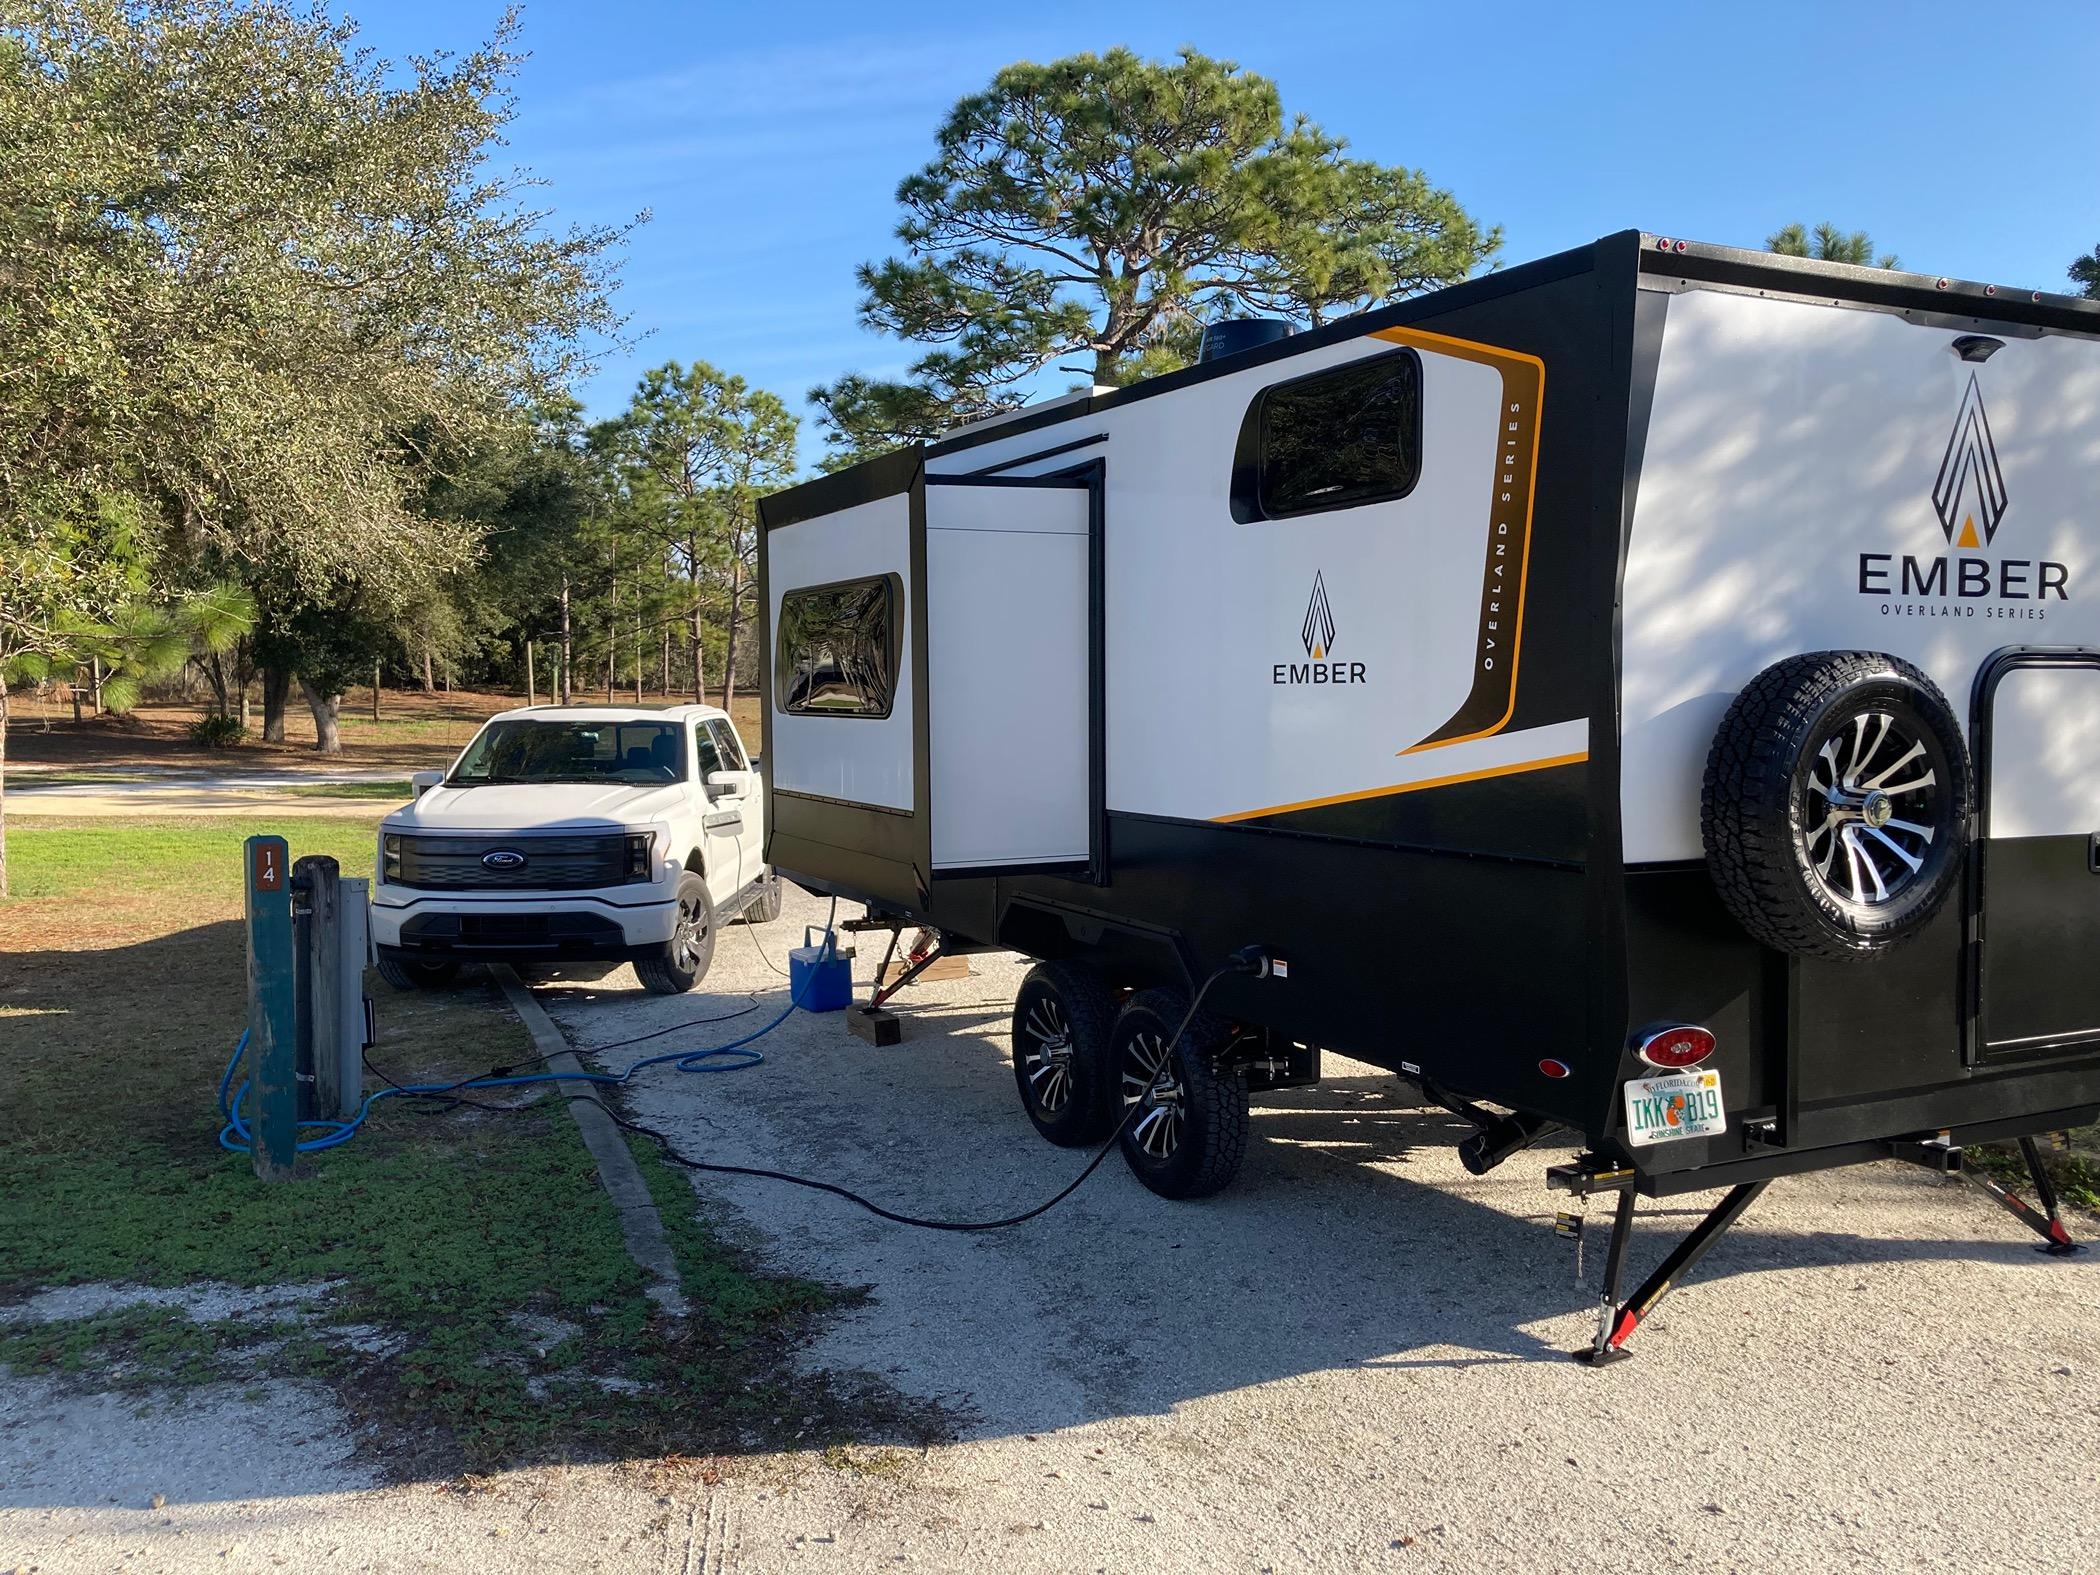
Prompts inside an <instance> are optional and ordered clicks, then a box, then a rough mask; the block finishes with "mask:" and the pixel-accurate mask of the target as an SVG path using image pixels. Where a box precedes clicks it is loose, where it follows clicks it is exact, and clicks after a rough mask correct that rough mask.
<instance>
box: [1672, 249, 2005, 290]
mask: <svg viewBox="0 0 2100 1575" xmlns="http://www.w3.org/2000/svg"><path fill="white" fill-rule="evenodd" d="M1689 244H1691V243H1690V242H1688V241H1678V240H1672V239H1671V238H1670V237H1669V236H1667V235H1658V236H1656V238H1655V249H1656V250H1657V251H1659V252H1681V251H1683V250H1684V249H1685V247H1686V246H1688V245H1689ZM1932 287H1933V288H1934V289H1935V290H1951V289H1953V288H1954V281H1953V280H1952V279H1946V278H1941V279H1935V280H1934V281H1933V282H1932ZM1983 293H1984V294H1985V295H1992V296H1994V295H1996V294H1997V293H1998V287H1997V286H1996V285H1995V284H1987V285H1985V286H1984V287H1983ZM2027 298H2028V299H2029V300H2030V301H2033V302H2035V303H2036V304H2037V305H2039V304H2040V303H2041V301H2042V300H2043V298H2044V292H2043V291H2040V290H2030V291H2029V292H2028V293H2027Z"/></svg>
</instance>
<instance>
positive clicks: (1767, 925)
mask: <svg viewBox="0 0 2100 1575" xmlns="http://www.w3.org/2000/svg"><path fill="white" fill-rule="evenodd" d="M1968 820H1969V754H1968V750H1967V749H1966V748H1965V747H1964V745H1963V743H1962V733H1961V727H1960V725H1959V724H1958V723H1957V722H1956V721H1955V718H1954V712H1953V710H1952V709H1951V708H1950V707H1949V706H1948V704H1947V697H1946V696H1945V695H1943V694H1941V693H1940V691H1939V687H1938V686H1937V685H1936V684H1934V683H1933V681H1932V680H1931V679H1930V678H1928V677H1926V676H1925V674H1924V673H1922V672H1920V671H1919V670H1918V669H1917V668H1916V667H1914V666H1912V665H1911V664H1910V663H1909V662H1906V661H1904V660H1902V659H1901V658H1900V657H1895V656H1890V655H1887V654H1886V653H1884V652H1880V651H1810V652H1807V653H1804V654H1803V655H1800V656H1790V657H1788V658H1787V659H1786V660H1785V661H1783V662H1775V663H1774V664H1773V665H1772V666H1770V667H1768V668H1766V669H1765V670H1764V671H1763V672H1761V673H1759V674H1758V675H1757V677H1756V678H1755V679H1753V680H1752V681H1751V683H1750V684H1749V686H1748V687H1747V688H1745V689H1744V690H1743V692H1742V693H1741V694H1739V695H1737V696H1736V698H1735V703H1734V704H1733V705H1731V706H1730V707H1729V708H1728V715H1727V717H1726V718H1725V719H1724V720H1723V721H1722V723H1721V730H1720V732H1719V733H1717V734H1716V735H1715V737H1714V743H1713V749H1712V750H1711V752H1710V753H1709V754H1708V755H1707V758H1706V780H1705V786H1704V791H1703V792H1702V793H1701V795H1700V803H1699V829H1700V833H1701V836H1702V839H1703V840H1704V842H1705V845H1706V865H1707V868H1708V870H1710V871H1711V872H1712V875H1713V881H1714V886H1715V887H1716V889H1718V890H1719V892H1720V894H1721V901H1722V902H1723V903H1724V904H1725V905H1726V906H1727V908H1728V911H1729V912H1730V913H1731V914H1733V915H1734V916H1735V918H1736V920H1737V921H1738V922H1739V923H1740V924H1741V925H1742V926H1743V928H1744V929H1746V930H1748V931H1749V932H1750V934H1751V935H1753V936H1754V937H1756V938H1757V939H1758V940H1759V941H1762V942H1763V943H1764V944H1765V945H1767V946H1771V947H1774V948H1776V949H1778V950H1780V951H1783V952H1789V953H1792V954H1793V955H1795V956H1798V957H1824V958H1849V957H1865V956H1869V955H1872V954H1873V953H1875V952H1878V951H1882V950H1884V949H1886V948H1888V947H1890V946H1893V945H1895V944H1897V943H1898V942H1900V941H1902V940H1905V939H1907V938H1908V937H1910V936H1913V935H1915V934H1917V933H1918V932H1919V931H1920V930H1922V929H1923V928H1924V927H1925V926H1926V925H1927V924H1928V923H1930V922H1931V920H1932V916H1933V915H1934V914H1935V913H1936V912H1938V911H1939V907H1940V904H1941V903H1943V902H1945V901H1946V900H1947V894H1948V892H1950V891H1951V890H1953V888H1954V883H1955V880H1956V878H1957V877H1958V876H1959V874H1960V872H1961V862H1962V849H1963V845H1964V843H1965V841H1966V839H1967V835H1968Z"/></svg>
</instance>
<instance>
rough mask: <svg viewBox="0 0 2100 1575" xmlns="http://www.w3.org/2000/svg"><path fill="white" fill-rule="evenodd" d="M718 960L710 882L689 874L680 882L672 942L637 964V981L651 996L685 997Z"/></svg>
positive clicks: (665, 943) (643, 957) (652, 952)
mask: <svg viewBox="0 0 2100 1575" xmlns="http://www.w3.org/2000/svg"><path fill="white" fill-rule="evenodd" d="M714 960H715V899H714V898H713V897H712V896H711V895H709V893H708V890H707V882H706V881H704V880H702V879H701V878H700V877H699V876H698V875H695V874H692V873H690V872H689V873H687V874H685V875H683V876H681V877H680V878H679V881H678V923H677V928H675V929H674V930H673V931H672V932H671V938H670V939H669V940H667V941H665V942H664V943H663V945H661V946H659V947H656V948H655V949H653V950H652V951H650V952H649V953H648V954H647V955H646V956H642V957H637V958H636V959H635V960H634V973H635V977H636V978H638V979H640V980H641V981H642V988H643V989H644V990H647V991H648V992H649V993H650V994H651V995H683V994H685V992H686V991H688V990H690V989H692V988H693V986H694V985H696V984H698V983H699V982H700V981H701V980H702V979H705V978H706V977H707V969H708V965H709V964H710V963H712V962H713V961H714Z"/></svg>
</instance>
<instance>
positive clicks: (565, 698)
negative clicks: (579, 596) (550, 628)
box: [561, 574, 570, 705]
mask: <svg viewBox="0 0 2100 1575" xmlns="http://www.w3.org/2000/svg"><path fill="white" fill-rule="evenodd" d="M569 658H570V650H569V577H568V576H567V575H566V574H564V575H563V576H562V577H561V703H562V704H563V705H567V704H568V703H569Z"/></svg>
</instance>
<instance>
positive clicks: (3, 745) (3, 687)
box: [0, 662, 7, 897]
mask: <svg viewBox="0 0 2100 1575" xmlns="http://www.w3.org/2000/svg"><path fill="white" fill-rule="evenodd" d="M6 895H7V664H6V663H5V662H0V897H5V896H6Z"/></svg>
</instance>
